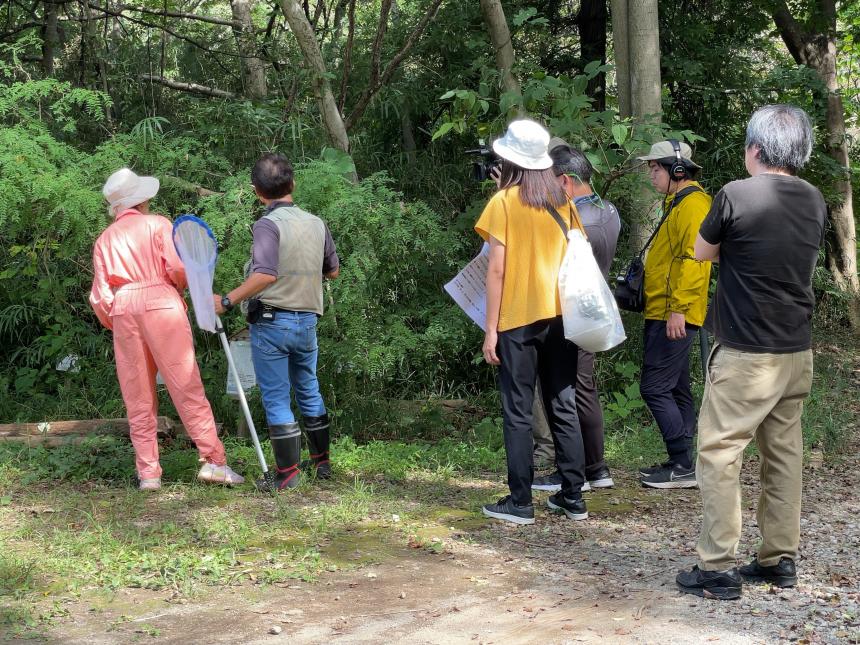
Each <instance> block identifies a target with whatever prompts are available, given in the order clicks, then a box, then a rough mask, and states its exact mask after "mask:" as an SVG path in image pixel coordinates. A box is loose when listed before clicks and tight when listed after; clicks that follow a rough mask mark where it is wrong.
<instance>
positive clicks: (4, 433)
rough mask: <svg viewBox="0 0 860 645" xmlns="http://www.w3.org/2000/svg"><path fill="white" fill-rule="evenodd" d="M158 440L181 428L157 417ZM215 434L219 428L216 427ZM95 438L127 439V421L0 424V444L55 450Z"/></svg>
mask: <svg viewBox="0 0 860 645" xmlns="http://www.w3.org/2000/svg"><path fill="white" fill-rule="evenodd" d="M157 424H158V425H157V429H158V436H159V437H174V436H177V435H183V434H184V430H185V428H184V426H183V425H182V424H181V423H178V422H176V421H174V420H173V419H171V418H170V417H157ZM217 428H218V433H219V434H220V433H221V428H222V425H221V424H220V423H219V424H217ZM96 435H117V436H128V419H77V420H72V421H44V422H42V423H7V424H0V441H24V442H26V443H28V444H30V445H47V446H56V445H60V444H64V443H77V442H80V441H82V440H83V439H84V438H85V437H88V436H96Z"/></svg>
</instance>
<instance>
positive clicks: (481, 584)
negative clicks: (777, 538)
mask: <svg viewBox="0 0 860 645" xmlns="http://www.w3.org/2000/svg"><path fill="white" fill-rule="evenodd" d="M849 452H850V454H851V456H850V457H848V458H846V461H845V462H843V463H841V464H839V465H834V466H825V467H821V466H818V467H817V468H811V469H810V470H809V471H808V472H807V482H806V486H805V498H804V512H803V529H804V535H803V544H802V548H803V553H802V557H801V559H800V560H799V562H798V569H799V574H800V583H799V585H798V586H797V587H796V588H795V589H791V590H776V589H772V588H769V587H767V586H752V585H747V586H746V587H745V589H744V595H743V597H742V599H740V600H738V601H734V602H717V601H709V600H703V599H700V598H696V597H693V596H688V595H681V594H679V593H678V592H677V591H676V589H675V585H674V576H675V574H676V572H677V571H678V570H680V569H682V568H686V567H689V566H692V564H693V563H694V545H695V541H696V537H697V534H698V527H699V518H700V514H699V497H698V492H697V491H695V490H692V491H689V490H688V491H670V492H657V491H646V490H643V489H641V488H639V487H638V484H637V483H636V480H635V478H634V475H633V473H622V472H616V473H614V476H615V478H616V484H617V486H616V488H615V489H614V490H611V491H600V492H594V493H589V494H588V497H587V499H588V501H589V510H590V513H591V515H592V518H591V519H590V520H588V521H587V522H577V523H574V522H571V521H569V520H565V519H562V518H561V517H558V516H554V515H550V514H549V513H548V512H546V511H545V510H540V511H539V512H538V517H537V524H536V525H534V526H532V527H513V526H508V525H505V524H502V523H497V522H490V521H487V522H484V521H476V520H475V519H474V517H465V518H463V517H452V518H451V520H450V524H451V526H450V527H447V528H446V530H445V531H444V532H443V533H441V535H443V537H440V538H436V539H437V540H438V542H437V543H433V542H431V544H432V545H435V546H437V547H439V548H438V549H428V548H426V541H422V543H421V544H420V545H416V544H413V545H411V546H410V545H405V544H402V543H401V544H397V545H396V546H395V547H392V546H391V543H390V541H389V542H386V543H383V541H384V540H385V538H384V537H383V536H379V535H377V534H375V533H369V534H368V535H367V536H366V537H365V538H364V539H359V540H357V541H355V542H354V543H352V546H350V547H349V548H350V549H352V548H353V547H355V546H356V545H358V546H357V547H356V548H355V549H354V551H353V552H347V553H342V554H340V555H341V556H342V557H343V558H344V559H345V560H354V561H356V562H357V563H358V564H357V565H356V567H354V568H349V569H348V570H338V571H336V572H333V573H325V574H323V576H322V577H321V578H320V579H319V580H317V581H315V582H312V583H305V582H292V581H291V582H289V583H284V584H283V585H275V586H268V587H261V586H257V585H254V584H252V583H242V584H241V585H238V586H230V587H226V588H220V589H214V588H213V589H212V590H211V591H209V592H206V593H204V594H203V595H201V596H198V597H195V598H193V599H185V598H178V597H174V596H171V594H170V592H166V591H161V592H154V591H146V590H140V589H124V590H120V591H119V592H116V593H113V594H106V593H98V592H94V593H92V594H84V595H83V596H81V597H80V598H77V599H75V600H73V601H69V602H67V603H65V606H64V610H65V611H67V612H68V613H67V615H66V616H65V617H63V618H61V619H59V620H57V621H56V622H55V624H54V625H53V626H52V627H51V629H50V630H49V631H48V633H47V635H48V637H49V642H55V643H69V644H77V643H80V644H86V645H97V644H101V643H127V642H158V643H177V644H179V643H182V644H185V643H227V642H230V643H273V644H274V643H278V642H290V643H328V642H335V643H487V644H489V643H504V644H505V645H512V644H515V643H598V642H600V643H660V642H671V643H709V642H720V643H776V642H791V641H794V642H801V643H852V642H853V643H860V501H858V497H857V494H856V490H857V486H858V483H860V475H858V468H857V451H856V450H852V451H849ZM814 465H815V464H814V463H813V466H814ZM756 473H757V464H756V462H755V460H748V463H747V464H746V465H745V467H744V475H743V478H744V483H745V486H744V523H745V526H744V538H743V541H742V543H741V549H740V552H739V557H740V558H742V559H743V560H745V559H747V557H748V556H749V555H750V554H751V553H753V552H754V549H755V545H756V540H757V537H756V526H755V517H754V512H753V510H754V500H755V499H756V495H757V483H756V479H757V477H756ZM535 501H536V504H544V502H545V495H541V496H540V497H538V498H536V500H535ZM355 530H356V532H357V533H358V534H360V533H361V531H362V529H361V527H356V529H355ZM359 537H360V535H359ZM376 540H378V541H379V542H377V541H376ZM413 547H414V548H413ZM330 548H338V545H330ZM437 550H438V552H436V551H437ZM274 632H278V633H274Z"/></svg>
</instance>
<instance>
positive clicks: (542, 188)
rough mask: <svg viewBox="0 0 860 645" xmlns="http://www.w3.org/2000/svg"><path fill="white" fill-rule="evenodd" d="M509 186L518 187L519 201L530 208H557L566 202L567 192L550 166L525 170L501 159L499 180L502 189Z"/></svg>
mask: <svg viewBox="0 0 860 645" xmlns="http://www.w3.org/2000/svg"><path fill="white" fill-rule="evenodd" d="M511 186H519V187H520V201H521V202H522V203H523V204H524V205H526V206H531V207H532V208H540V209H544V208H546V207H547V206H552V207H553V208H558V207H559V206H562V205H564V204H566V203H567V201H568V200H567V193H565V192H564V188H562V187H561V184H560V183H559V181H558V179H557V178H556V176H555V172H554V171H553V169H552V168H547V169H546V170H527V169H525V168H521V167H520V166H518V165H516V164H515V163H512V162H510V161H508V160H507V159H502V167H501V181H500V184H499V187H500V188H501V189H502V190H504V189H505V188H510V187H511Z"/></svg>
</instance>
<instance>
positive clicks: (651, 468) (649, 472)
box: [639, 459, 675, 478]
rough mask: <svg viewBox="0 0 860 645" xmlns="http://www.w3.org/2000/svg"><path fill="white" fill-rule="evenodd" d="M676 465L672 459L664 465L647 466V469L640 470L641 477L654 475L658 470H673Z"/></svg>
mask: <svg viewBox="0 0 860 645" xmlns="http://www.w3.org/2000/svg"><path fill="white" fill-rule="evenodd" d="M674 465H675V462H674V461H672V460H671V459H670V460H669V461H664V462H663V463H662V464H654V465H653V466H647V467H645V468H640V469H639V477H640V478H641V477H648V476H649V475H653V474H654V473H656V472H657V471H658V470H663V469H664V468H671V467H672V466H674Z"/></svg>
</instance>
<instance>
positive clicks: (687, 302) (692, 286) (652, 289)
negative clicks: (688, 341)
mask: <svg viewBox="0 0 860 645" xmlns="http://www.w3.org/2000/svg"><path fill="white" fill-rule="evenodd" d="M687 185H688V186H698V187H699V188H701V186H700V185H699V183H698V182H690V183H689V184H687ZM673 197H674V193H673V194H670V195H667V196H666V199H665V201H664V202H663V203H664V204H665V205H666V206H669V204H671V203H672V198H673ZM710 208H711V196H710V195H708V194H707V193H705V192H698V191H697V192H694V193H691V194H689V195H687V196H686V197H684V199H683V200H681V203H680V204H678V205H677V206H673V207H672V210H671V212H670V213H669V217H667V218H666V221H665V222H663V225H662V226H661V227H660V231H659V232H658V233H657V235H656V237H655V238H654V241H653V242H652V243H651V247H650V248H649V249H648V255H647V256H646V257H645V318H646V319H648V320H668V319H669V314H671V313H681V314H684V318H685V319H686V322H687V323H688V324H691V325H698V326H701V325H702V323H704V322H705V313H706V312H707V310H708V283H709V281H710V277H711V263H710V262H699V261H697V260H696V259H695V258H696V254H695V252H694V250H693V245H694V244H695V242H696V235H697V234H698V233H699V227H700V226H701V225H702V221H703V220H704V219H705V215H707V214H708V211H709V210H710Z"/></svg>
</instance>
